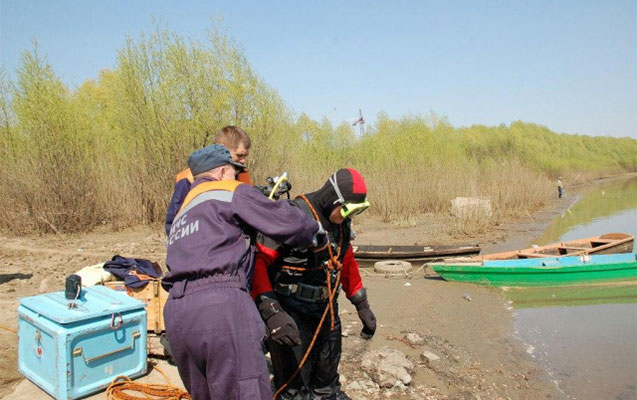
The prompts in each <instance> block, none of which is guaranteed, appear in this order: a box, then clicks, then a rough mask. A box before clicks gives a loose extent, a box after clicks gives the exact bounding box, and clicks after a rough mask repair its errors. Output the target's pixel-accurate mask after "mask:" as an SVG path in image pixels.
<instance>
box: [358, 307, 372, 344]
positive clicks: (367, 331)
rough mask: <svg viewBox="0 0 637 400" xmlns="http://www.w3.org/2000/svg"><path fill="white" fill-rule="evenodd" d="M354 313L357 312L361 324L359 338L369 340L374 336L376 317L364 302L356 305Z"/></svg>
mask: <svg viewBox="0 0 637 400" xmlns="http://www.w3.org/2000/svg"><path fill="white" fill-rule="evenodd" d="M356 311H358V318H360V320H361V322H362V323H363V329H362V330H361V337H362V338H363V339H371V338H372V336H374V332H376V317H375V316H374V313H373V312H372V310H371V309H370V308H369V302H368V301H367V300H364V301H361V302H360V303H358V304H356Z"/></svg>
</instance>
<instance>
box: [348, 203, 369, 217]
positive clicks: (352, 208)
mask: <svg viewBox="0 0 637 400" xmlns="http://www.w3.org/2000/svg"><path fill="white" fill-rule="evenodd" d="M368 208H369V201H367V200H365V201H364V202H362V203H345V204H343V207H342V208H341V217H343V218H347V217H353V216H354V215H358V214H360V213H362V212H363V211H365V210H367V209H368Z"/></svg>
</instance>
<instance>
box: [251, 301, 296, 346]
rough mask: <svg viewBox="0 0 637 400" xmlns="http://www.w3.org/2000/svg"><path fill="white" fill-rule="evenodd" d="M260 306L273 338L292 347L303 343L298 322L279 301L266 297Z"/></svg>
mask: <svg viewBox="0 0 637 400" xmlns="http://www.w3.org/2000/svg"><path fill="white" fill-rule="evenodd" d="M258 307H259V312H260V313H261V317H262V318H263V320H264V321H265V324H266V325H267V326H268V330H269V331H270V337H271V338H272V340H274V341H275V342H277V343H279V344H282V345H285V346H290V347H293V346H298V345H299V344H301V337H300V335H299V328H298V327H297V326H296V322H294V320H293V319H292V317H290V314H288V313H286V312H285V311H283V310H282V309H281V305H280V304H279V302H278V301H276V300H274V299H271V298H268V297H266V298H263V300H261V302H260V303H259V306H258Z"/></svg>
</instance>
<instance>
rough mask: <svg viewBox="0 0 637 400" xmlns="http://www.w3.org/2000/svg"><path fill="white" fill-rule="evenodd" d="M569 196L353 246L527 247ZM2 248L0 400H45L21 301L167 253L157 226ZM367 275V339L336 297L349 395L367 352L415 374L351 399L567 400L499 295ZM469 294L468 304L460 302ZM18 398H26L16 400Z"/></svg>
mask: <svg viewBox="0 0 637 400" xmlns="http://www.w3.org/2000/svg"><path fill="white" fill-rule="evenodd" d="M575 198H576V196H575V194H574V193H573V194H572V195H571V196H569V197H567V198H564V199H561V200H558V199H555V200H553V201H551V203H550V204H548V205H547V206H546V207H545V208H544V209H543V210H541V211H539V212H537V213H535V214H534V215H532V216H529V217H528V218H524V219H520V220H516V221H510V222H507V223H505V224H502V225H500V226H497V227H491V228H490V229H489V232H484V233H481V234H476V235H473V236H471V237H468V236H466V235H458V234H456V233H454V232H453V231H452V230H450V229H448V228H447V227H448V226H449V222H450V221H449V220H448V219H447V217H427V216H425V217H422V220H421V221H419V222H418V223H417V224H416V226H411V227H399V226H395V225H391V224H383V223H381V222H380V221H379V220H376V219H374V218H367V219H365V218H361V220H360V221H358V223H357V224H356V230H357V232H358V237H357V239H356V243H358V244H368V243H376V244H443V243H472V244H474V243H479V244H481V245H482V246H483V249H484V251H485V252H491V251H501V250H508V249H514V248H520V247H526V246H528V245H529V244H531V243H532V242H533V240H534V239H535V238H537V237H538V236H539V235H540V234H541V232H542V231H543V229H544V228H545V227H546V226H547V225H548V224H549V223H550V222H551V220H552V219H553V218H554V217H555V216H556V215H559V213H560V212H562V211H563V210H564V209H566V208H567V207H568V206H569V205H570V204H572V202H573V201H574V200H575ZM0 243H1V244H0V266H1V273H0V287H2V291H1V292H0V306H1V307H3V308H4V309H5V310H7V312H5V313H4V314H3V315H2V316H0V327H1V328H2V329H0V346H1V350H2V351H1V353H0V354H2V356H1V359H0V370H1V372H2V373H1V374H0V376H1V377H2V378H1V379H2V380H1V382H0V397H5V396H7V395H9V394H10V393H12V392H13V391H14V390H15V388H16V386H17V385H19V388H18V391H17V392H16V393H15V394H14V395H11V396H9V398H14V399H15V398H22V396H29V394H28V393H30V394H31V395H34V396H35V397H30V398H39V397H38V396H42V398H46V396H44V395H43V394H42V392H39V389H37V388H35V387H32V385H31V384H30V383H29V382H28V381H25V380H24V379H23V377H22V376H21V375H20V374H19V373H18V371H17V354H16V348H17V335H16V333H15V329H16V325H17V322H16V310H17V307H18V302H19V298H21V297H24V296H30V295H35V294H38V293H44V292H50V291H55V290H61V289H62V288H63V282H64V278H65V276H67V275H68V274H70V273H72V272H74V271H76V270H78V269H79V268H81V267H83V266H86V265H92V264H95V263H98V262H103V261H106V260H108V259H110V258H111V257H112V256H113V255H115V254H120V255H123V256H128V257H137V258H147V259H150V260H153V261H158V262H160V263H163V260H164V255H165V250H164V239H163V234H162V227H161V226H159V225H156V226H153V227H136V228H133V229H129V230H126V231H122V232H111V231H107V230H105V231H102V232H95V233H91V234H86V235H56V236H43V237H36V236H34V237H21V238H9V237H0ZM363 275H364V280H365V284H366V286H367V287H368V289H369V296H370V302H371V304H372V308H373V310H374V312H375V313H376V316H377V318H378V321H379V324H380V325H379V329H378V331H377V334H376V336H375V337H374V339H373V340H371V341H368V342H364V341H362V340H360V339H358V336H357V332H358V330H359V329H360V323H358V321H357V318H356V314H355V312H354V309H353V307H351V306H350V305H349V304H348V302H347V300H346V299H344V298H342V299H341V304H342V312H343V315H342V319H343V325H344V326H345V327H346V329H347V330H348V331H349V332H350V335H349V336H347V337H345V338H344V355H343V361H342V362H341V372H342V374H343V376H344V381H345V385H344V386H345V388H348V384H349V383H351V382H353V381H355V380H357V379H361V377H362V371H361V370H360V356H361V353H362V352H364V351H365V350H368V349H378V348H381V347H384V346H390V347H392V348H395V349H397V350H400V351H402V352H404V353H405V354H406V355H407V356H408V357H409V358H410V359H411V360H412V361H414V362H415V363H416V369H415V372H414V373H413V382H412V384H411V385H410V387H409V388H408V389H406V390H405V391H404V392H401V391H392V392H388V393H383V392H382V391H376V392H373V393H371V394H370V393H364V392H357V391H356V390H355V389H350V390H347V392H348V393H349V394H350V396H352V398H354V399H359V398H368V399H372V398H377V397H378V398H387V397H389V398H396V399H402V398H404V399H413V398H422V399H424V398H428V399H465V398H466V399H472V398H483V399H485V398H486V399H497V398H502V399H507V398H511V399H531V398H533V399H538V398H553V399H555V398H563V397H564V395H563V394H561V393H560V392H559V391H558V390H557V389H556V388H555V386H554V385H553V384H552V382H551V381H550V379H549V377H548V376H547V375H546V374H545V373H544V372H543V371H542V370H541V368H540V367H539V366H538V365H537V364H536V362H535V361H534V360H533V359H532V358H531V357H530V355H529V354H528V353H527V352H526V349H525V348H524V345H523V344H522V343H520V342H519V341H517V340H515V339H514V338H513V320H512V316H511V312H510V307H509V306H508V304H506V302H505V300H504V298H503V296H502V295H501V293H500V292H499V291H498V289H490V288H481V287H477V286H473V285H467V284H456V283H453V284H452V283H449V282H444V281H441V280H433V279H423V273H422V272H419V273H418V274H415V275H414V276H413V277H411V279H407V278H384V277H379V276H375V274H371V273H369V271H368V270H364V271H363ZM465 294H468V295H469V297H470V298H471V301H467V300H466V299H465V298H464V297H463V295H465ZM408 332H413V333H417V334H419V335H420V336H422V337H423V338H425V343H424V344H422V345H417V346H412V345H408V344H406V343H405V342H404V341H402V340H400V339H402V338H403V337H404V335H405V334H406V333H408ZM423 351H430V352H432V353H434V354H436V355H438V356H439V357H440V358H441V359H440V360H439V361H436V362H429V363H425V362H421V358H420V354H421V353H423ZM163 368H170V367H168V366H164V367H163ZM173 372H174V371H173ZM155 381H156V382H162V379H161V378H160V377H159V378H156V379H155ZM25 390H26V392H25ZM30 391H31V392H30ZM18 392H19V393H27V394H26V395H24V394H20V395H18ZM16 396H17V397H16ZM25 398H26V397H25ZM96 398H100V396H97V397H96Z"/></svg>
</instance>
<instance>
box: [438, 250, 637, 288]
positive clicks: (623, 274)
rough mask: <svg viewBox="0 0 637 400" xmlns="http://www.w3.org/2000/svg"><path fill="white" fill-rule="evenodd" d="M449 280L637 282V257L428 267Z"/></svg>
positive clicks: (521, 283)
mask: <svg viewBox="0 0 637 400" xmlns="http://www.w3.org/2000/svg"><path fill="white" fill-rule="evenodd" d="M427 266H428V267H430V268H431V269H433V270H434V271H435V272H436V273H437V274H438V275H440V276H442V277H443V278H444V279H445V280H448V281H458V282H471V283H478V284H483V285H492V286H550V285H571V284H577V283H585V282H603V281H613V280H634V279H637V255H636V254H634V253H625V254H609V255H597V256H591V255H581V256H575V257H546V258H535V259H521V260H485V261H469V262H461V261H458V260H455V261H447V262H440V263H431V264H427Z"/></svg>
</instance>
